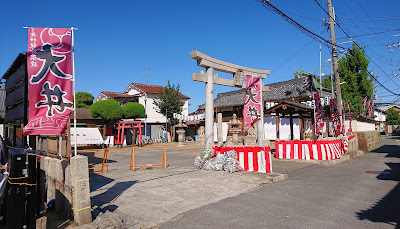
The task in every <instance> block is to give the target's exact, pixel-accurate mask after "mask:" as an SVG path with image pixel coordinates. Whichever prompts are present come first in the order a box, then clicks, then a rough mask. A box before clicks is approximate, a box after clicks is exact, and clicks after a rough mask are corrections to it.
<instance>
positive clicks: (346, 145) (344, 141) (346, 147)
mask: <svg viewBox="0 0 400 229" xmlns="http://www.w3.org/2000/svg"><path fill="white" fill-rule="evenodd" d="M354 137H355V135H350V136H345V137H344V139H342V147H343V151H344V152H345V153H347V151H348V150H349V140H350V139H352V138H354Z"/></svg>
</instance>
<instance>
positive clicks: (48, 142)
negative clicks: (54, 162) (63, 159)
mask: <svg viewBox="0 0 400 229" xmlns="http://www.w3.org/2000/svg"><path fill="white" fill-rule="evenodd" d="M49 153H50V136H48V135H47V156H49Z"/></svg>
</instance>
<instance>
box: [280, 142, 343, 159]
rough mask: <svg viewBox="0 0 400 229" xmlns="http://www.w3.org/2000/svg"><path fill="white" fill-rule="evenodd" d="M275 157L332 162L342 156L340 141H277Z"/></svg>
mask: <svg viewBox="0 0 400 229" xmlns="http://www.w3.org/2000/svg"><path fill="white" fill-rule="evenodd" d="M275 150H276V153H275V157H276V158H279V159H303V160H331V159H338V158H340V157H341V155H342V144H341V141H340V140H327V141H301V140H295V141H276V142H275Z"/></svg>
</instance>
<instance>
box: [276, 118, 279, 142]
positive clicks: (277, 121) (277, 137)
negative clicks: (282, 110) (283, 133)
mask: <svg viewBox="0 0 400 229" xmlns="http://www.w3.org/2000/svg"><path fill="white" fill-rule="evenodd" d="M276 139H277V140H279V115H278V114H277V115H276Z"/></svg>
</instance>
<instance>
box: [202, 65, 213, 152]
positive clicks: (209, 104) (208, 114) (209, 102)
mask: <svg viewBox="0 0 400 229" xmlns="http://www.w3.org/2000/svg"><path fill="white" fill-rule="evenodd" d="M206 75H207V82H206V104H205V127H204V135H205V149H208V148H209V147H210V146H211V145H212V144H213V141H214V69H213V68H208V69H207V72H206Z"/></svg>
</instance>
